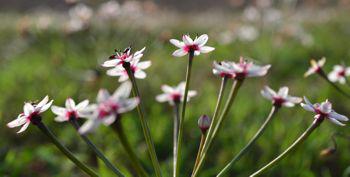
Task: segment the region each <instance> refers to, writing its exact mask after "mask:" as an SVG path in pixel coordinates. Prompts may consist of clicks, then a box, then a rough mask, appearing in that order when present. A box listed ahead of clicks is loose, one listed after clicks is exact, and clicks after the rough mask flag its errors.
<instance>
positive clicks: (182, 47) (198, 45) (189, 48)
mask: <svg viewBox="0 0 350 177" xmlns="http://www.w3.org/2000/svg"><path fill="white" fill-rule="evenodd" d="M207 41H208V35H206V34H203V35H201V36H199V37H198V38H197V37H196V38H195V39H194V40H192V39H191V37H190V36H189V35H183V36H182V41H179V40H177V39H170V43H172V44H173V45H175V46H176V47H178V48H179V49H178V50H175V52H174V53H173V56H176V57H182V56H185V55H187V54H188V53H189V52H194V55H196V56H197V55H199V54H201V53H209V52H211V51H213V50H214V49H215V48H213V47H209V46H205V44H206V43H207Z"/></svg>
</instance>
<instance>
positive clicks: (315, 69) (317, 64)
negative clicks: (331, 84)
mask: <svg viewBox="0 0 350 177" xmlns="http://www.w3.org/2000/svg"><path fill="white" fill-rule="evenodd" d="M325 63H326V58H325V57H322V58H321V59H320V60H318V61H316V60H310V64H311V67H310V68H309V70H307V71H306V73H305V74H304V77H307V76H310V75H311V74H314V73H319V72H321V71H322V67H323V65H324V64H325Z"/></svg>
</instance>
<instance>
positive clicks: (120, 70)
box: [107, 57, 151, 82]
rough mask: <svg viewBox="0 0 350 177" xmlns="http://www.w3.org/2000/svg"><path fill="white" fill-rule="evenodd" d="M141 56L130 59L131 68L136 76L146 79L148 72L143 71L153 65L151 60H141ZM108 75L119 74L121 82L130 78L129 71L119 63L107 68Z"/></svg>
mask: <svg viewBox="0 0 350 177" xmlns="http://www.w3.org/2000/svg"><path fill="white" fill-rule="evenodd" d="M140 58H141V57H139V58H133V59H132V60H131V61H130V69H131V72H132V73H133V74H134V76H135V78H138V79H144V78H146V76H147V74H146V73H145V72H144V71H143V70H144V69H147V68H148V67H150V66H151V61H142V62H139V61H140ZM107 75H109V76H119V80H118V81H119V82H124V81H126V80H128V79H129V76H128V73H127V72H126V70H125V68H124V67H123V66H122V65H117V66H116V67H114V68H112V69H109V70H107Z"/></svg>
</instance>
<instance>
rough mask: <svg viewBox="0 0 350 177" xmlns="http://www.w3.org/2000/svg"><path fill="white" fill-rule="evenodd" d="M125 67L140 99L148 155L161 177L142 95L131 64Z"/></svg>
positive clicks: (140, 115) (126, 64)
mask: <svg viewBox="0 0 350 177" xmlns="http://www.w3.org/2000/svg"><path fill="white" fill-rule="evenodd" d="M123 67H124V68H125V70H126V72H127V73H128V76H129V79H130V80H131V82H132V86H133V87H132V91H133V94H134V95H135V96H136V97H139V98H140V104H139V105H138V106H137V112H138V114H139V117H140V121H141V126H142V131H143V135H144V137H145V141H146V144H147V149H148V153H149V156H150V158H151V161H152V165H153V168H154V171H155V173H156V176H157V177H161V176H162V173H161V170H160V165H159V162H158V158H157V154H156V150H155V148H154V142H153V140H152V137H151V134H150V130H149V128H148V125H147V121H146V119H145V116H144V112H143V104H142V99H141V95H140V92H139V89H138V87H137V84H136V80H135V76H134V73H133V72H132V70H131V68H130V63H128V62H126V63H124V64H123Z"/></svg>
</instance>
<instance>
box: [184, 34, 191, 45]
mask: <svg viewBox="0 0 350 177" xmlns="http://www.w3.org/2000/svg"><path fill="white" fill-rule="evenodd" d="M182 40H183V42H184V43H185V45H192V44H193V40H192V39H191V37H190V36H189V35H183V36H182Z"/></svg>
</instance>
